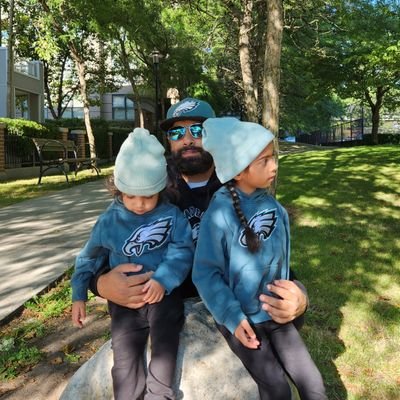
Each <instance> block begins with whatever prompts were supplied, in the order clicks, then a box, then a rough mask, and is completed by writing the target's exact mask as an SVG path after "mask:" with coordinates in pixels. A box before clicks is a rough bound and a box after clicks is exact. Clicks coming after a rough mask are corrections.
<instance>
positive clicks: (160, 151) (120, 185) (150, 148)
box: [71, 128, 194, 400]
mask: <svg viewBox="0 0 400 400" xmlns="http://www.w3.org/2000/svg"><path fill="white" fill-rule="evenodd" d="M166 168H167V165H166V160H165V157H164V148H163V146H162V145H161V144H160V143H159V142H158V140H157V139H156V137H155V136H153V135H150V133H149V132H148V131H147V130H146V129H143V128H136V129H135V130H134V131H133V132H132V133H130V134H129V136H128V138H127V139H126V140H125V142H124V143H123V144H122V146H121V149H120V151H119V153H118V156H117V158H116V161H115V169H114V176H113V179H112V180H111V181H110V187H109V189H110V191H111V192H112V193H113V195H114V201H113V202H112V203H111V205H110V206H109V207H108V208H107V210H106V211H105V212H104V213H103V214H102V215H101V216H100V217H99V219H98V220H97V222H96V224H95V226H94V228H93V230H92V232H91V235H90V238H89V240H88V242H87V243H86V245H85V246H84V248H83V249H82V251H81V252H80V253H79V255H78V256H77V258H76V261H75V271H74V274H73V276H72V279H71V285H72V301H73V304H72V321H73V324H74V325H76V326H78V327H80V328H81V327H82V326H83V320H84V319H85V318H86V308H85V302H86V301H87V291H88V287H89V282H90V280H91V278H92V277H93V276H94V275H95V274H96V273H97V272H98V271H99V269H100V268H101V267H102V266H103V265H104V263H105V262H107V261H108V264H109V265H110V268H115V267H116V266H118V265H120V264H126V263H133V264H140V265H142V266H143V269H142V270H141V271H140V273H143V272H152V276H151V279H150V280H149V281H147V282H146V283H145V285H144V289H143V291H144V292H145V293H146V295H145V297H144V301H145V304H144V305H143V306H142V307H141V308H138V309H130V308H125V307H121V306H119V305H117V304H114V303H112V302H109V311H110V315H111V338H112V349H113V355H114V366H113V368H112V377H113V389H114V398H115V399H116V400H118V399H139V398H142V396H143V395H144V399H150V398H155V397H152V396H153V395H154V393H157V394H158V395H159V396H160V397H157V398H168V399H173V398H175V397H174V393H173V391H172V383H173V378H174V373H175V366H176V356H177V351H178V344H179V333H180V331H181V328H182V325H183V320H184V316H183V301H182V298H181V296H180V294H179V292H178V290H175V289H176V288H177V287H178V286H180V285H181V284H182V282H183V281H184V279H185V278H186V276H187V275H188V274H189V272H190V269H191V267H192V262H193V251H194V249H193V247H194V246H193V240H192V234H191V229H190V226H189V223H188V221H187V219H186V218H185V217H184V215H183V213H182V212H181V211H180V210H179V209H178V208H177V207H175V206H173V205H171V204H169V203H168V202H166V201H164V200H163V194H162V193H161V192H162V191H163V190H164V189H165V187H166V182H167V169H166ZM149 333H150V336H151V361H150V364H149V366H148V368H147V376H146V373H145V363H144V354H145V347H146V343H147V339H148V336H149Z"/></svg>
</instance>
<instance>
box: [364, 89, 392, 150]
mask: <svg viewBox="0 0 400 400" xmlns="http://www.w3.org/2000/svg"><path fill="white" fill-rule="evenodd" d="M386 92H387V89H384V88H383V87H382V86H379V87H377V88H376V94H375V98H376V101H375V103H374V102H373V101H372V98H371V95H370V93H369V92H368V91H365V97H366V99H367V102H368V105H369V107H370V108H371V114H372V118H371V122H372V130H371V141H372V144H379V140H378V130H379V121H380V112H381V108H382V104H383V96H384V95H385V93H386Z"/></svg>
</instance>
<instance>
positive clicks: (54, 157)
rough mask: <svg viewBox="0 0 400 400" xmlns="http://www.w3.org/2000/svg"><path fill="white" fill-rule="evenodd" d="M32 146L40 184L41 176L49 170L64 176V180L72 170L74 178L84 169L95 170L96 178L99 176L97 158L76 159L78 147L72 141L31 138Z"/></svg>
mask: <svg viewBox="0 0 400 400" xmlns="http://www.w3.org/2000/svg"><path fill="white" fill-rule="evenodd" d="M31 139H32V141H33V144H34V145H35V147H36V150H37V153H38V156H39V163H40V170H39V181H38V184H40V182H41V180H42V176H43V175H44V173H45V172H46V171H48V170H49V169H58V170H59V171H60V172H61V173H63V174H64V176H65V179H66V180H67V183H68V182H69V180H68V171H67V170H66V165H68V167H69V168H68V170H73V171H74V172H75V176H76V175H77V173H78V171H80V170H82V169H84V168H86V169H92V170H95V171H96V173H97V176H99V172H100V169H99V168H98V167H97V165H96V163H97V161H98V159H97V158H90V157H78V147H77V146H76V145H75V142H74V141H73V140H67V141H61V140H57V139H46V138H31Z"/></svg>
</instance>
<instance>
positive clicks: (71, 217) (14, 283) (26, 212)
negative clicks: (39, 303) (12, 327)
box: [0, 179, 112, 322]
mask: <svg viewBox="0 0 400 400" xmlns="http://www.w3.org/2000/svg"><path fill="white" fill-rule="evenodd" d="M44 184H45V183H44ZM111 200H112V198H111V196H110V195H109V193H108V192H107V190H106V188H105V184H104V180H103V179H101V180H97V181H95V182H89V183H86V184H82V185H78V186H74V187H72V188H70V189H66V190H60V191H58V192H55V193H54V194H52V195H47V196H44V197H39V198H36V199H33V200H27V201H24V202H21V203H18V204H15V205H12V206H9V207H4V208H0V249H1V250H0V276H1V280H0V322H1V321H2V320H4V319H6V318H7V317H9V316H10V315H11V314H12V313H14V312H15V311H16V310H17V309H18V308H19V307H21V306H22V305H23V304H24V303H25V302H26V301H27V300H29V299H31V298H32V297H33V296H34V295H35V294H37V293H39V292H40V291H42V290H43V289H44V288H46V287H47V286H48V285H49V284H50V283H52V282H54V281H55V280H56V279H57V278H59V277H60V276H61V275H62V274H63V273H64V272H65V271H66V270H67V269H68V268H69V267H70V266H71V265H72V264H73V263H74V259H75V257H76V255H77V253H78V252H79V250H80V248H81V247H82V246H83V244H84V243H85V241H86V240H87V238H88V236H89V233H90V231H91V228H92V226H93V224H94V222H95V221H96V219H97V217H98V216H99V215H100V213H101V212H102V211H103V210H105V208H106V207H107V205H108V204H109V203H110V202H111Z"/></svg>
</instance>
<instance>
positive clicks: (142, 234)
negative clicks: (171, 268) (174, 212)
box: [122, 218, 172, 256]
mask: <svg viewBox="0 0 400 400" xmlns="http://www.w3.org/2000/svg"><path fill="white" fill-rule="evenodd" d="M171 228H172V219H171V218H160V219H158V220H157V221H155V222H152V223H151V224H148V225H142V226H140V227H139V228H137V229H136V230H135V231H134V232H133V233H132V235H131V236H130V237H129V238H128V239H127V240H126V241H125V244H124V246H123V248H122V252H123V253H124V254H125V255H126V256H140V255H141V254H143V252H144V250H145V249H146V248H147V249H148V250H154V249H156V248H158V247H161V246H162V245H163V244H164V243H165V241H166V240H167V238H168V235H169V233H170V231H171Z"/></svg>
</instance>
